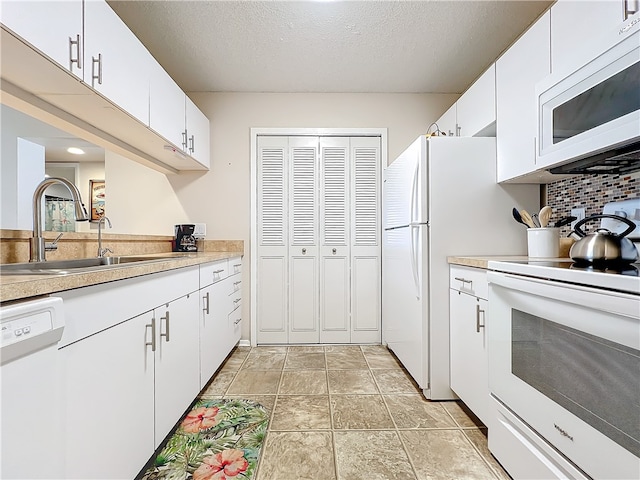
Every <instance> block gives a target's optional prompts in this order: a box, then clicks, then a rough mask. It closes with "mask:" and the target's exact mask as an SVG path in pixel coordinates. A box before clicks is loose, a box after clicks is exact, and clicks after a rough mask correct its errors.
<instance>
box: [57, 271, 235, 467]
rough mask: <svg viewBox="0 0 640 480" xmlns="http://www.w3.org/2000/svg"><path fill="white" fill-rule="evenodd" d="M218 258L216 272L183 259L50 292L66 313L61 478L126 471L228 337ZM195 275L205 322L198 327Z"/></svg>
mask: <svg viewBox="0 0 640 480" xmlns="http://www.w3.org/2000/svg"><path fill="white" fill-rule="evenodd" d="M236 260H239V259H236ZM221 263H222V264H223V265H224V266H225V268H224V269H223V272H224V273H223V272H220V271H217V270H219V269H217V267H215V265H214V268H211V269H206V268H205V269H203V271H201V269H200V267H198V266H192V267H186V268H180V269H176V270H171V271H166V272H161V273H156V274H151V275H145V276H142V277H137V278H131V279H126V280H120V281H115V282H110V283H107V284H101V285H94V286H91V287H85V288H79V289H76V290H70V291H67V292H61V293H60V294H56V296H60V297H62V299H63V301H64V307H65V318H66V326H65V331H64V334H63V337H62V340H61V342H60V344H59V345H60V355H61V358H62V374H61V378H60V381H61V382H62V385H63V392H64V400H65V406H64V410H63V411H62V412H61V413H60V415H61V416H62V422H63V424H64V425H65V426H66V432H65V438H64V440H63V441H64V442H65V445H64V450H65V465H66V467H65V468H66V471H65V478H70V479H71V478H74V479H92V478H95V479H97V478H99V479H123V478H135V476H136V474H137V473H138V472H139V471H140V469H141V468H142V467H143V466H144V465H145V463H146V462H147V461H148V460H149V458H150V457H151V455H152V454H153V452H154V450H155V449H156V448H157V447H158V446H159V444H160V443H161V442H162V440H163V439H164V438H165V437H166V435H167V434H168V433H169V432H170V431H171V429H172V428H173V427H174V425H175V423H176V422H177V421H178V420H179V419H180V418H181V416H182V414H183V413H184V412H185V411H186V409H187V408H188V407H189V405H190V404H191V402H192V401H193V400H194V399H195V398H196V396H197V395H198V393H199V391H200V389H201V387H202V385H204V383H206V380H208V379H209V378H210V377H211V375H212V374H213V373H214V372H215V370H216V369H217V368H218V366H219V365H220V364H221V363H222V361H223V360H224V359H225V357H226V356H227V355H228V353H229V352H230V351H231V349H232V348H233V346H234V345H235V344H236V343H237V340H234V337H233V329H231V328H229V315H230V312H232V311H233V309H232V305H233V299H232V298H231V296H230V292H231V291H232V289H233V279H234V278H235V279H236V281H237V280H239V276H240V274H237V276H231V277H227V273H226V271H227V270H226V265H227V260H223V261H221ZM235 263H239V262H238V261H236V262H235ZM210 265H211V264H210ZM223 276H224V277H227V278H225V279H223V280H219V279H220V278H221V277H223ZM205 277H206V278H210V280H208V283H209V285H208V286H207V289H212V291H213V292H214V295H215V296H210V303H209V310H210V312H211V314H212V316H213V317H214V321H213V324H212V328H211V329H204V328H201V326H202V325H203V323H202V321H203V319H202V317H201V304H200V298H201V296H202V295H203V294H204V292H206V291H207V290H206V289H200V280H201V278H205ZM214 279H218V280H217V281H216V283H212V282H213V281H214ZM218 286H219V287H220V288H217V287H218ZM238 292H239V289H238ZM234 298H235V297H234ZM237 304H239V302H237ZM205 325H207V326H209V325H208V321H205ZM201 353H202V357H201ZM210 354H213V355H215V358H214V359H213V360H211V361H203V360H202V359H203V358H204V355H210ZM201 365H203V367H209V368H210V370H209V371H208V372H206V373H202V374H201ZM205 377H206V380H205V382H204V383H203V382H202V379H203V378H205Z"/></svg>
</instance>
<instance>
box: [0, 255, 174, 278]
mask: <svg viewBox="0 0 640 480" xmlns="http://www.w3.org/2000/svg"><path fill="white" fill-rule="evenodd" d="M173 258H180V256H175V255H174V256H171V255H169V256H167V255H157V256H154V255H130V256H122V257H95V258H79V259H74V260H57V261H55V260H54V261H46V262H26V263H7V264H4V265H0V275H46V274H49V275H63V274H68V273H74V272H80V271H92V270H101V269H102V268H104V267H113V266H117V265H125V264H130V263H141V262H157V261H161V260H171V259H173Z"/></svg>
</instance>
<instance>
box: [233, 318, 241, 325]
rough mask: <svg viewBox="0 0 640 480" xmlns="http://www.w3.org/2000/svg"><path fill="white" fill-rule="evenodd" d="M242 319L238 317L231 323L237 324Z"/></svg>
mask: <svg viewBox="0 0 640 480" xmlns="http://www.w3.org/2000/svg"><path fill="white" fill-rule="evenodd" d="M241 321H242V317H240V318H238V319H237V320H236V321H234V322H233V323H234V324H235V325H237V324H239V323H240V322H241Z"/></svg>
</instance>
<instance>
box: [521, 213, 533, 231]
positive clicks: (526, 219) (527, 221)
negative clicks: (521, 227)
mask: <svg viewBox="0 0 640 480" xmlns="http://www.w3.org/2000/svg"><path fill="white" fill-rule="evenodd" d="M520 217H521V218H522V222H523V223H524V224H525V225H526V226H527V227H529V228H536V224H535V223H533V218H531V215H529V212H527V211H526V210H524V209H523V210H520Z"/></svg>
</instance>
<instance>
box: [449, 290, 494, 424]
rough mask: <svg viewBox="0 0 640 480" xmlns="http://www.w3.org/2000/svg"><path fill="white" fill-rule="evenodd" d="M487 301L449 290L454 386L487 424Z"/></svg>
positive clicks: (452, 378)
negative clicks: (485, 325)
mask: <svg viewBox="0 0 640 480" xmlns="http://www.w3.org/2000/svg"><path fill="white" fill-rule="evenodd" d="M486 310H487V301H486V300H484V299H481V298H478V297H474V296H472V295H467V294H466V293H462V292H459V291H456V290H453V289H451V290H449V322H450V323H449V328H450V342H451V345H450V352H451V367H450V369H451V370H450V371H451V389H452V390H453V391H454V392H456V394H457V395H458V396H459V397H460V399H461V400H462V401H463V402H464V403H465V404H466V405H467V406H468V407H469V408H470V409H471V411H473V413H475V414H476V415H477V416H478V418H479V419H480V420H482V422H484V424H485V425H488V423H487V422H490V420H491V417H490V407H491V403H490V397H489V380H488V378H489V376H488V365H487V361H488V359H487V349H486V347H487V343H486V334H485V327H484V324H485V318H486Z"/></svg>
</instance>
